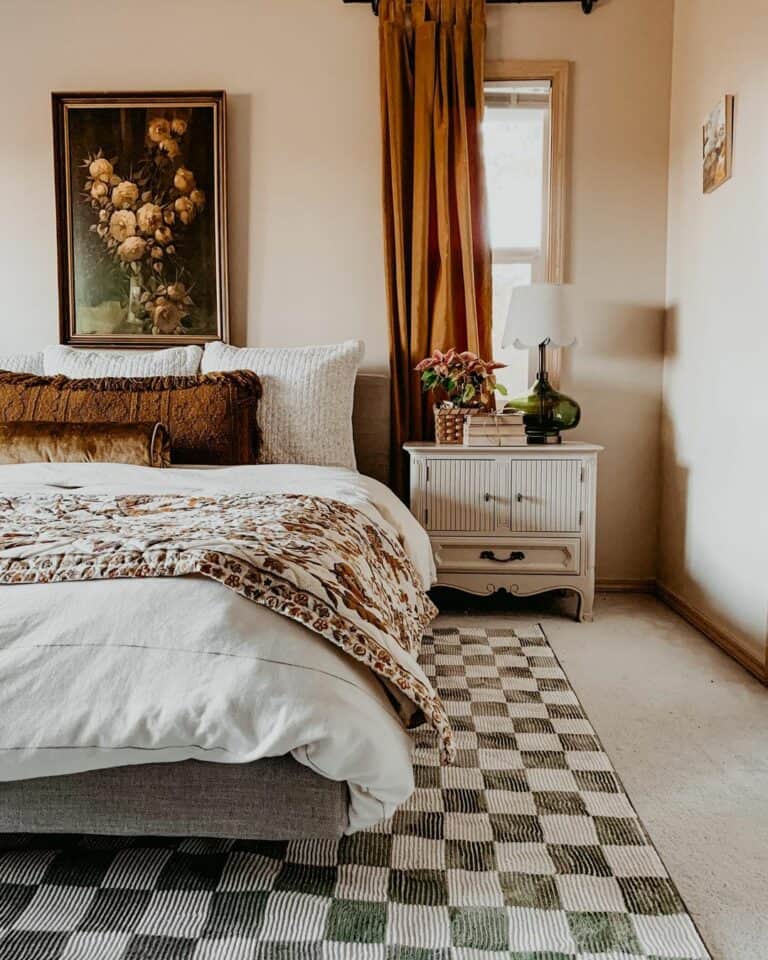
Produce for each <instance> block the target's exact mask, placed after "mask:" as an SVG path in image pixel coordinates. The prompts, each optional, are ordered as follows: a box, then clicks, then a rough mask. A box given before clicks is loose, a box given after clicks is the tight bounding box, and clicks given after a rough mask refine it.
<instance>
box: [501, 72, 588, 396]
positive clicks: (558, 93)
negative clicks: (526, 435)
mask: <svg viewBox="0 0 768 960" xmlns="http://www.w3.org/2000/svg"><path fill="white" fill-rule="evenodd" d="M570 74H571V63H570V61H568V60H489V61H488V62H487V63H486V65H485V78H484V82H485V83H488V82H492V81H494V80H501V81H505V80H506V81H518V82H520V81H529V82H530V81H536V80H544V81H549V84H550V110H549V164H548V169H547V171H546V175H545V190H546V192H547V196H546V201H547V210H546V211H545V219H546V225H545V237H544V243H543V244H542V246H543V253H544V265H543V267H544V269H543V271H536V276H535V277H534V280H535V281H539V282H542V281H544V282H547V283H564V282H565V277H566V220H567V202H568V120H569V88H570ZM519 253H521V254H522V253H523V251H519ZM499 262H501V261H499ZM560 353H561V351H560V350H551V351H550V352H549V359H550V363H549V367H550V370H549V373H550V379H551V380H552V382H553V384H554V385H555V386H558V385H559V381H560V366H561V358H560Z"/></svg>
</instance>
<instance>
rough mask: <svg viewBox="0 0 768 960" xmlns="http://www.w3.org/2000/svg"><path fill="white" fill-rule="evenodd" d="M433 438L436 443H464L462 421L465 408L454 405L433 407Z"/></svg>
mask: <svg viewBox="0 0 768 960" xmlns="http://www.w3.org/2000/svg"><path fill="white" fill-rule="evenodd" d="M434 411H435V440H437V442H438V443H454V444H460V443H464V421H465V420H466V418H467V410H465V409H463V408H458V409H457V408H456V407H449V408H445V407H435V408H434Z"/></svg>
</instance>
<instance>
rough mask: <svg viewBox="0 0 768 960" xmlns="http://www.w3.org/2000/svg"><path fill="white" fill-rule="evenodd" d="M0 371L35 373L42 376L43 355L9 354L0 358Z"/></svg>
mask: <svg viewBox="0 0 768 960" xmlns="http://www.w3.org/2000/svg"><path fill="white" fill-rule="evenodd" d="M0 370H5V371H7V372H9V373H36V374H37V375H38V376H40V377H42V375H43V353H42V350H41V351H40V353H11V354H6V355H5V356H0Z"/></svg>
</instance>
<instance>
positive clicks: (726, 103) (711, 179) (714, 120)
mask: <svg viewBox="0 0 768 960" xmlns="http://www.w3.org/2000/svg"><path fill="white" fill-rule="evenodd" d="M702 140H703V147H704V148H703V158H704V193H712V191H713V190H717V188H718V187H720V186H722V185H723V184H724V183H725V181H726V180H730V178H731V172H732V166H733V97H732V96H731V95H730V94H728V95H726V96H724V97H723V98H722V99H721V100H720V102H719V103H718V104H717V106H716V107H714V109H713V110H712V111H711V113H710V114H709V116H708V117H707V119H706V121H705V122H704V130H703V136H702Z"/></svg>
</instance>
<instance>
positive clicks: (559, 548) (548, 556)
mask: <svg viewBox="0 0 768 960" xmlns="http://www.w3.org/2000/svg"><path fill="white" fill-rule="evenodd" d="M432 549H433V551H434V554H435V562H436V563H437V568H438V570H439V571H445V572H449V571H454V572H457V573H458V572H463V573H507V572H508V573H566V574H569V573H570V574H578V573H579V570H580V562H579V561H580V557H581V541H580V540H578V539H567V540H561V539H554V538H552V539H550V538H547V539H543V538H542V539H536V540H533V539H529V538H525V537H520V538H515V539H514V540H511V539H504V540H495V539H489V538H478V539H472V538H470V537H432Z"/></svg>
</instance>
